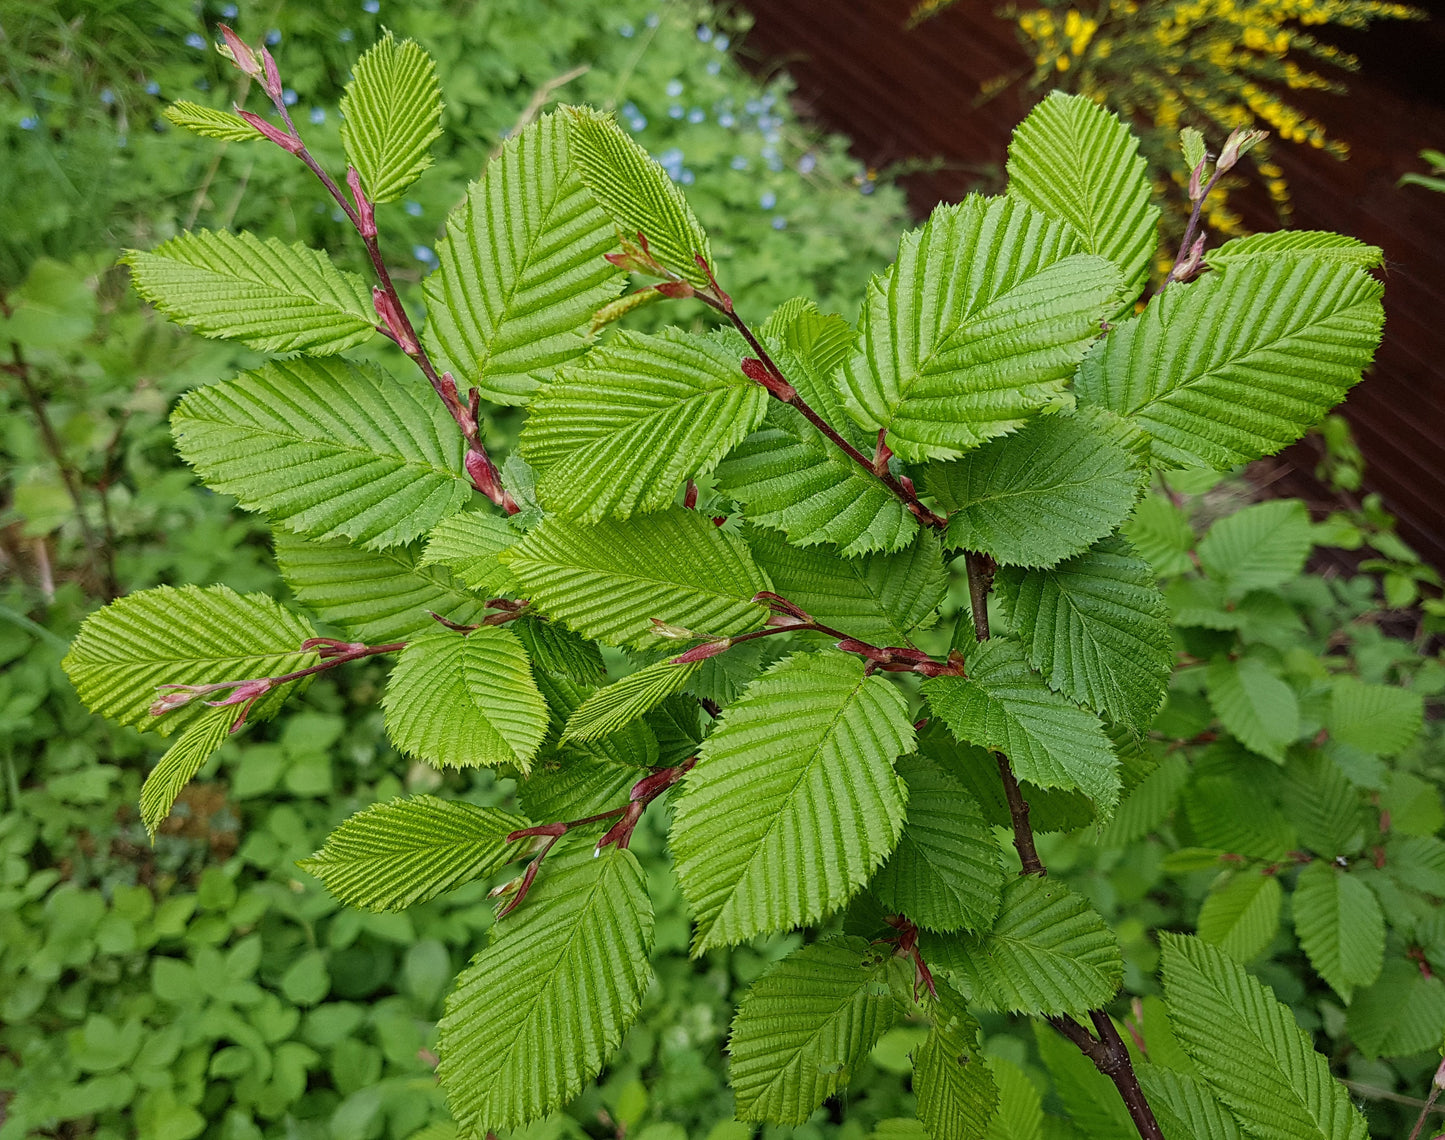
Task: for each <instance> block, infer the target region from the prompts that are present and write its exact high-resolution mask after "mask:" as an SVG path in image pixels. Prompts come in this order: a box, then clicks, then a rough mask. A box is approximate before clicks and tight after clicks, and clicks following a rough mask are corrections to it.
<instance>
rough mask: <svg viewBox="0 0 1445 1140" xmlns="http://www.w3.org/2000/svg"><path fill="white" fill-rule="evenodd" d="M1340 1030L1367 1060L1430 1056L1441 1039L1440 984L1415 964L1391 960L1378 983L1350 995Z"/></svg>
mask: <svg viewBox="0 0 1445 1140" xmlns="http://www.w3.org/2000/svg"><path fill="white" fill-rule="evenodd" d="M1345 1025H1346V1027H1347V1028H1348V1029H1349V1034H1350V1040H1351V1041H1353V1042H1354V1044H1355V1045H1356V1047H1357V1048H1358V1049H1359V1050H1360V1052H1361V1053H1362V1054H1363V1055H1364V1056H1366V1057H1371V1058H1374V1057H1406V1056H1409V1055H1410V1054H1412V1053H1423V1052H1425V1051H1427V1050H1428V1051H1430V1052H1432V1053H1434V1052H1436V1051H1437V1050H1438V1049H1439V1048H1440V1039H1441V1037H1442V1036H1445V981H1441V980H1440V979H1439V978H1437V977H1435V976H1434V975H1433V974H1426V973H1425V972H1423V971H1422V970H1421V964H1420V963H1418V962H1413V961H1408V960H1405V959H1402V958H1395V959H1392V960H1391V961H1390V962H1388V963H1386V965H1385V969H1384V972H1383V973H1382V974H1381V975H1380V979H1379V981H1377V982H1376V983H1375V984H1374V985H1372V986H1370V987H1369V989H1364V990H1360V991H1359V992H1358V993H1356V994H1355V1000H1354V1001H1353V1002H1351V1003H1350V1011H1349V1014H1348V1015H1347V1017H1346V1020H1345Z"/></svg>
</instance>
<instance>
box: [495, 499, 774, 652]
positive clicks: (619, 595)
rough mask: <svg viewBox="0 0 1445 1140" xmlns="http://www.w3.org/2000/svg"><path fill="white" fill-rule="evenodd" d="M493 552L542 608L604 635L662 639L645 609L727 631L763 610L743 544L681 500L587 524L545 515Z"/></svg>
mask: <svg viewBox="0 0 1445 1140" xmlns="http://www.w3.org/2000/svg"><path fill="white" fill-rule="evenodd" d="M500 557H501V560H502V562H503V563H504V564H505V565H507V566H508V568H510V570H511V571H512V573H513V574H514V575H516V577H517V580H518V581H519V582H521V583H522V586H523V588H524V589H525V590H526V591H527V592H528V593H529V594H530V596H531V598H532V601H533V602H534V603H535V604H536V606H537V607H538V608H539V609H540V610H542V611H543V612H544V613H546V614H548V615H549V616H551V617H554V618H557V619H559V620H560V621H564V622H566V623H567V624H568V625H570V626H571V627H572V628H573V629H575V630H577V631H578V632H579V633H582V634H584V635H586V636H587V637H591V638H595V639H597V640H598V641H602V642H606V643H607V644H608V645H630V646H632V647H634V648H638V649H645V648H651V647H653V646H657V645H661V644H664V643H665V641H666V638H664V637H663V636H662V635H660V634H659V633H658V632H657V631H656V627H655V626H654V625H653V624H652V619H653V618H657V619H658V620H659V621H664V622H668V623H670V624H673V625H679V626H684V627H686V628H688V629H694V630H697V631H698V632H699V633H709V634H735V633H742V632H744V631H745V630H748V629H753V628H755V627H756V626H759V625H761V624H762V622H763V619H764V618H765V617H766V616H767V614H766V611H765V610H764V609H763V607H762V606H760V605H758V604H757V603H755V602H754V601H753V600H752V599H753V595H755V594H757V593H758V592H759V591H761V590H766V589H768V588H769V583H768V579H767V577H766V576H765V575H764V574H763V573H762V572H761V571H760V570H759V569H758V568H757V567H756V566H755V565H754V564H753V560H752V557H751V556H750V555H749V554H748V548H747V545H746V544H745V543H744V542H743V540H742V539H740V538H738V537H737V536H736V535H734V534H730V533H728V532H726V531H724V530H721V529H719V528H718V527H716V526H714V525H713V522H712V520H711V519H709V518H708V517H707V516H706V515H703V514H700V513H698V512H697V511H688V510H683V509H682V508H680V507H679V508H674V509H673V510H670V511H663V512H659V513H658V514H652V515H639V516H638V517H636V518H632V519H628V520H626V521H619V520H614V519H606V520H603V521H602V522H600V523H598V524H597V525H595V526H587V525H585V524H583V523H576V522H569V521H567V520H565V519H559V518H549V519H546V520H545V521H544V522H543V523H542V525H541V526H539V527H537V528H536V529H535V530H533V531H532V532H531V533H529V534H528V535H527V537H526V538H524V539H523V540H522V541H521V542H519V543H518V544H517V545H516V546H513V547H510V548H509V549H507V550H505V551H503V552H502V554H501V555H500Z"/></svg>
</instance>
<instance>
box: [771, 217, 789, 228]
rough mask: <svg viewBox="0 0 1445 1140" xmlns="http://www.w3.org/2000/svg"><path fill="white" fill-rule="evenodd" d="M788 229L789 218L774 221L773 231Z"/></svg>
mask: <svg viewBox="0 0 1445 1140" xmlns="http://www.w3.org/2000/svg"><path fill="white" fill-rule="evenodd" d="M787 228H788V219H787V218H774V219H773V229H775V230H785V229H787Z"/></svg>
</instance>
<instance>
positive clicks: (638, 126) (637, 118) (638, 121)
mask: <svg viewBox="0 0 1445 1140" xmlns="http://www.w3.org/2000/svg"><path fill="white" fill-rule="evenodd" d="M627 125H628V126H629V127H631V128H632V129H633V130H634V131H640V130H644V129H645V128H646V127H647V116H646V115H633V116H632V118H630V119H628V120H627Z"/></svg>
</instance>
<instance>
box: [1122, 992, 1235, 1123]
mask: <svg viewBox="0 0 1445 1140" xmlns="http://www.w3.org/2000/svg"><path fill="white" fill-rule="evenodd" d="M1155 1000H1157V999H1155ZM1135 1073H1136V1075H1137V1076H1138V1078H1139V1086H1140V1087H1141V1088H1142V1089H1143V1090H1144V1097H1145V1099H1146V1100H1148V1102H1149V1107H1150V1108H1152V1109H1153V1110H1154V1117H1155V1119H1156V1120H1157V1121H1158V1123H1159V1127H1160V1128H1161V1129H1163V1131H1164V1140H1201V1137H1205V1136H1207V1137H1209V1140H1240V1133H1239V1125H1238V1124H1236V1123H1235V1122H1234V1117H1232V1116H1230V1115H1229V1113H1228V1112H1227V1111H1225V1109H1224V1107H1223V1106H1222V1105H1220V1103H1219V1101H1217V1100H1215V1099H1214V1095H1213V1094H1212V1093H1211V1092H1210V1091H1209V1089H1208V1088H1207V1087H1206V1086H1205V1084H1204V1082H1203V1081H1200V1080H1197V1079H1196V1078H1194V1077H1191V1076H1189V1075H1187V1074H1185V1073H1176V1072H1173V1071H1171V1070H1169V1069H1164V1068H1160V1067H1159V1066H1158V1065H1140V1066H1139V1067H1138V1068H1137V1069H1136V1070H1135Z"/></svg>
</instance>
